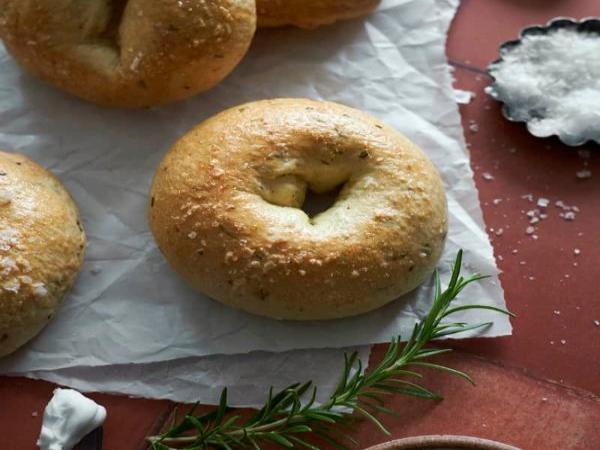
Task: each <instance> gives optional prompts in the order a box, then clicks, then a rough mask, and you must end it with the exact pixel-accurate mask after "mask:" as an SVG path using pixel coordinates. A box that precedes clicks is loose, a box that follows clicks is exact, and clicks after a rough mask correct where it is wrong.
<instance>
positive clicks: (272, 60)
mask: <svg viewBox="0 0 600 450" xmlns="http://www.w3.org/2000/svg"><path fill="white" fill-rule="evenodd" d="M457 6H458V0H384V1H383V3H382V5H381V7H380V9H379V10H378V11H377V12H376V13H375V14H373V15H372V16H370V17H368V18H366V19H363V20H356V21H350V22H345V23H340V24H336V25H333V26H329V27H324V28H321V29H318V30H313V31H302V30H296V29H291V28H288V29H280V30H268V31H265V30H262V31H260V32H259V33H258V34H257V36H256V39H255V42H254V43H253V45H252V48H251V50H250V52H249V54H248V55H247V57H246V58H245V59H244V61H243V62H242V64H241V65H240V66H239V67H238V68H237V69H236V70H235V71H234V73H233V74H232V75H231V76H230V77H229V78H228V79H227V80H225V82H223V83H221V84H220V85H219V86H217V87H216V88H215V89H213V90H212V91H210V92H208V93H206V94H204V95H200V96H198V97H195V98H193V99H190V100H188V101H184V102H180V103H177V104H174V105H170V106H168V107H162V108H155V109H151V110H144V111H122V110H113V109H106V108H101V107H97V106H95V105H92V104H88V103H85V102H83V101H80V100H78V99H76V98H74V97H71V96H68V95H66V94H63V93H61V92H59V91H57V90H55V89H53V88H51V87H49V86H47V85H45V84H44V83H41V82H39V81H38V80H35V79H33V78H32V77H30V76H28V75H26V74H24V73H23V72H22V71H21V70H20V69H19V68H18V66H17V65H16V64H15V63H14V62H13V61H12V59H11V58H10V57H9V56H7V55H6V53H5V52H4V50H3V49H2V48H1V47H0V67H1V68H2V69H1V71H0V147H1V148H4V149H10V150H18V151H21V152H23V153H26V154H28V155H30V156H31V157H33V158H34V159H35V160H36V161H38V162H40V163H41V164H43V165H45V166H47V167H49V168H50V169H51V170H52V171H53V172H54V173H56V174H57V175H58V176H59V177H60V178H61V179H62V180H63V182H64V183H65V184H66V186H67V187H68V188H69V190H70V191H71V192H72V194H73V195H74V197H75V199H76V200H77V202H78V204H79V206H80V209H81V214H82V217H83V223H84V226H85V228H86V231H87V234H88V238H89V247H88V251H87V258H86V262H85V265H84V268H83V272H82V274H81V276H80V278H79V281H78V283H77V284H76V286H75V288H74V290H73V292H72V293H71V295H70V297H69V299H68V300H67V301H66V302H65V304H64V306H63V307H62V308H61V310H60V312H59V314H58V315H57V317H56V318H55V319H54V320H53V322H52V323H51V324H50V325H49V326H48V327H47V328H46V330H44V332H43V333H42V334H41V335H40V336H39V337H38V338H36V339H35V340H34V341H32V342H31V343H30V344H29V345H28V346H26V347H25V348H24V349H22V350H21V351H19V352H17V353H16V354H15V355H13V356H12V357H9V358H7V359H4V360H3V361H2V362H0V372H4V373H28V374H30V375H33V376H39V377H45V378H52V379H53V380H54V381H58V382H64V383H68V382H69V380H70V382H71V383H72V384H73V383H74V381H73V380H76V379H77V380H80V382H81V383H82V384H85V383H87V384H88V385H89V386H90V387H92V386H96V388H97V389H98V390H102V389H103V388H104V389H106V390H111V391H117V392H129V393H132V394H136V395H146V396H156V397H164V396H168V395H169V394H168V393H169V392H174V391H175V390H177V389H179V388H177V387H176V386H178V385H177V384H176V383H175V382H174V381H172V380H171V378H170V377H164V376H162V377H161V376H158V377H156V379H154V382H152V380H150V378H152V377H150V378H148V377H146V378H144V375H145V374H146V373H147V372H146V371H145V370H143V369H142V367H152V368H153V370H156V371H157V373H168V370H167V369H164V370H166V371H167V372H164V371H163V372H160V371H161V370H163V369H161V364H163V365H164V364H165V363H164V362H165V361H176V362H174V363H172V364H175V365H177V364H180V363H181V362H182V361H184V362H185V361H187V363H188V364H189V363H190V361H194V364H189V370H188V371H187V372H186V370H185V365H186V364H184V363H182V365H181V366H178V367H180V368H181V369H180V370H181V371H182V372H181V373H184V372H185V376H182V377H179V378H185V377H188V378H190V379H192V378H193V379H195V380H196V381H197V382H199V383H202V382H206V383H207V384H211V383H212V382H211V380H213V379H215V378H214V377H215V376H216V375H215V374H216V373H218V372H215V371H214V370H213V369H212V366H211V365H210V364H207V363H206V361H211V360H210V359H205V358H203V357H207V356H209V355H236V354H243V353H247V352H251V351H257V350H263V351H270V352H286V351H291V350H293V349H308V348H315V349H316V348H325V347H331V348H340V347H349V346H358V345H365V344H371V343H377V342H385V341H388V340H389V339H390V337H392V336H395V335H397V334H398V333H402V334H403V335H404V336H406V335H407V334H408V333H409V330H410V329H411V328H412V326H413V324H414V322H415V320H417V319H418V318H419V317H421V316H422V315H423V314H424V313H425V312H426V311H427V310H428V308H429V305H430V302H431V283H426V284H425V285H424V286H422V287H421V288H420V289H418V290H417V291H415V292H414V293H413V294H410V295H408V296H406V297H405V298H403V299H401V300H399V301H397V302H394V303H392V304H390V305H388V306H386V307H384V308H382V309H380V310H378V311H375V312H373V313H370V314H367V315H363V316H360V317H355V318H350V319H344V320H337V321H329V322H308V323H293V322H278V321H274V320H270V319H265V318H260V317H255V316H251V315H248V314H246V313H243V312H240V311H236V310H234V309H231V308H229V307H227V306H223V305H220V304H219V303H216V302H214V301H212V300H210V299H207V298H205V297H203V296H202V295H199V294H197V293H195V292H193V291H192V290H190V289H189V288H188V287H187V286H186V285H185V284H184V283H183V282H182V281H181V280H180V279H179V278H178V277H177V275H176V274H175V273H173V272H172V271H171V270H170V268H169V267H168V266H167V265H166V263H165V261H164V259H163V258H162V256H161V255H160V253H159V251H158V250H157V248H156V246H155V244H154V241H153V239H152V236H151V234H150V233H149V231H148V227H147V222H146V201H147V192H148V189H149V185H150V181H151V177H152V174H153V172H154V170H155V168H156V166H157V165H158V162H159V161H160V159H161V158H162V157H163V155H164V153H165V152H166V151H167V149H168V148H169V146H170V145H171V144H172V143H173V142H174V141H175V140H176V139H177V138H178V137H179V136H181V135H182V134H183V133H185V132H186V131H187V130H188V129H189V128H191V127H192V126H194V125H195V124H197V123H198V122H200V121H201V120H203V119H205V118H207V117H209V116H210V115H212V114H214V113H216V112H218V111H220V110H222V109H224V108H227V107H230V106H234V105H237V104H240V103H243V102H247V101H252V100H258V99H262V98H269V97H281V96H285V97H294V96H297V97H311V98H317V99H327V100H332V101H338V102H341V103H345V104H347V105H350V106H354V107H357V108H360V109H363V110H365V111H368V112H369V113H371V114H373V115H374V116H377V117H378V118H380V119H382V120H384V121H386V122H387V123H389V124H390V125H392V126H394V127H395V128H397V129H398V130H400V131H401V132H403V133H405V134H406V135H407V136H409V137H410V138H411V139H413V140H414V141H415V142H416V143H417V144H419V145H420V146H421V147H422V148H423V150H424V151H425V152H426V153H427V154H428V155H429V156H430V157H431V158H432V160H433V161H434V162H435V164H436V165H437V167H438V168H439V170H440V172H441V173H442V176H443V178H444V180H445V183H446V188H447V193H448V203H449V210H450V233H449V237H448V242H447V246H446V251H445V254H444V256H443V259H442V261H441V262H440V269H441V270H442V273H443V275H444V276H446V275H447V272H448V271H447V268H448V266H449V264H450V262H451V261H452V260H453V258H454V256H455V254H456V251H457V250H458V248H463V249H465V259H466V263H467V269H468V270H474V271H478V272H483V273H486V274H490V275H492V278H490V279H489V280H487V281H484V282H481V283H479V284H477V285H473V286H472V287H470V288H469V289H468V290H467V291H466V292H465V294H464V295H463V296H462V298H461V299H460V300H459V303H468V302H477V303H480V304H489V305H495V306H499V307H503V306H504V300H503V292H502V289H501V287H500V285H499V283H498V281H497V268H496V266H495V263H494V259H493V256H492V249H491V246H490V243H489V241H488V238H487V234H486V232H485V230H484V226H483V222H482V218H481V211H480V207H479V202H478V199H477V191H476V189H475V186H474V183H473V179H472V172H471V169H470V166H469V160H468V154H467V152H466V150H465V146H464V140H463V135H462V129H461V125H460V119H459V114H458V110H457V106H456V104H455V96H454V92H453V90H452V86H451V76H450V73H449V70H448V66H447V62H446V57H445V54H444V50H445V49H444V45H445V39H446V33H447V29H448V25H449V23H450V21H451V19H452V17H453V15H454V13H455V11H456V8H457ZM457 318H458V319H461V320H463V321H471V322H473V321H477V322H478V321H486V322H487V321H490V320H493V321H494V324H493V325H492V326H490V327H487V328H485V329H483V330H481V331H480V332H479V335H483V336H498V335H505V334H510V332H511V326H510V323H509V321H508V320H507V319H506V318H505V317H502V316H499V315H497V314H494V313H486V312H481V311H478V312H473V311H469V312H465V313H464V314H463V315H462V316H457ZM466 336H469V334H465V336H464V337H466ZM328 351H330V352H334V353H330V354H329V359H331V358H332V355H333V354H335V355H337V356H338V358H341V353H342V352H341V351H340V350H328ZM363 351H365V350H364V349H363ZM312 354H314V355H315V358H316V357H317V355H324V354H325V353H322V352H317V351H313V352H312ZM252 355H254V356H252V357H251V358H250V359H248V358H247V357H243V356H242V357H240V356H232V357H229V358H226V357H225V356H220V358H222V361H227V362H226V363H225V362H224V363H223V364H228V370H230V371H232V372H235V371H236V370H242V369H241V367H242V366H243V363H242V362H241V361H242V359H244V358H246V359H244V361H250V360H252V358H255V359H256V363H257V364H260V358H258V357H257V356H256V355H257V353H253V354H252ZM289 355H290V353H288V354H287V356H286V354H282V355H279V357H281V358H282V359H285V360H287V361H288V362H289V361H290V359H289ZM319 357H321V356H319ZM270 358H277V356H270ZM329 359H328V357H324V358H323V359H322V361H324V360H329ZM333 359H335V358H333ZM270 361H271V362H273V360H270ZM196 363H197V364H196ZM302 364H304V363H303V362H302V361H300V363H299V367H300V366H302ZM136 365H137V366H138V367H137V368H136V367H134V366H136ZM100 366H102V370H108V371H107V372H106V373H107V374H109V375H107V377H110V379H107V380H104V381H103V380H102V379H101V378H103V377H92V376H91V375H90V374H91V373H94V372H93V371H91V372H90V370H89V369H82V368H89V367H100ZM106 366H113V368H114V367H115V366H116V367H118V368H119V371H118V372H115V371H112V372H111V370H112V369H110V367H109V368H108V369H107V367H106ZM304 366H306V364H304ZM164 367H168V366H164ZM318 367H319V366H318V365H314V366H312V368H313V369H315V370H316V369H317V368H318ZM321 369H322V371H321V373H322V374H324V375H323V376H326V375H327V374H328V373H335V374H336V375H337V372H335V371H336V370H337V364H333V363H332V364H329V365H328V364H323V365H322V366H321ZM130 370H138V372H137V373H138V374H139V377H138V378H140V379H144V380H149V381H148V383H149V384H146V387H142V388H139V387H138V388H134V387H133V385H134V383H130V382H128V381H125V379H126V378H127V377H128V376H129V375H126V374H131V373H134V372H129V371H130ZM329 370H331V372H328V371H329ZM51 371H54V372H51ZM33 372H37V375H35V374H34V373H33ZM293 372H294V370H293V369H292V370H291V373H293ZM86 373H87V374H88V375H85V374H86ZM111 373H112V374H113V375H114V376H113V375H110V374H111ZM117 373H118V374H119V375H118V376H117V375H116V374H117ZM254 373H255V375H253V376H252V377H249V378H253V379H254V383H255V384H256V385H258V386H259V387H260V386H263V385H265V384H270V382H271V381H270V379H269V376H270V375H269V374H264V373H263V374H261V373H260V371H258V372H254ZM297 373H299V374H302V375H304V374H306V372H297ZM192 375H193V377H192ZM309 378H310V377H309ZM120 379H122V380H123V381H122V382H120V381H119V380H120ZM129 379H130V378H129ZM271 379H273V378H271ZM86 380H88V381H86ZM157 380H158V383H157V382H156V381H157ZM257 380H259V381H257ZM231 381H232V382H233V381H235V380H231ZM144 383H146V381H144ZM144 383H141V384H140V385H142V384H144ZM159 383H162V384H163V385H165V384H166V386H163V387H162V388H160V386H159V387H157V385H158V384H159ZM239 384H240V385H243V384H244V383H243V382H242V381H241V380H239ZM150 385H152V386H154V387H149V386H150ZM155 388H156V389H155ZM157 389H158V390H157ZM161 389H162V390H161ZM209 391H210V390H207V391H205V392H209ZM211 395H212V394H211ZM199 396H200V398H199V399H200V400H204V397H203V396H202V394H199ZM196 397H198V396H196ZM208 397H210V395H208V394H207V398H208ZM187 399H188V400H192V398H187ZM242 400H243V399H242ZM241 402H242V403H244V402H243V401H241Z"/></svg>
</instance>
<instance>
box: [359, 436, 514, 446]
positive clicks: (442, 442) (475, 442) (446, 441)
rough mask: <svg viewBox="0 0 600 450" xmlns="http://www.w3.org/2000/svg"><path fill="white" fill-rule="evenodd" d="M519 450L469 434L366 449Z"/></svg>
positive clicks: (421, 437)
mask: <svg viewBox="0 0 600 450" xmlns="http://www.w3.org/2000/svg"><path fill="white" fill-rule="evenodd" d="M417 449H420V450H520V449H518V448H517V447H512V446H510V445H506V444H501V443H500V442H494V441H489V440H487V439H480V438H476V437H470V436H447V435H434V436H416V437H410V438H406V439H398V440H395V441H389V442H384V443H383V444H379V445H375V446H373V447H369V448H368V449H366V450H417Z"/></svg>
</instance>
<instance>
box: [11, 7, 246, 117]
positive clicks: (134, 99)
mask: <svg viewBox="0 0 600 450" xmlns="http://www.w3.org/2000/svg"><path fill="white" fill-rule="evenodd" d="M255 28H256V6H255V2H254V0H211V1H205V0H161V1H152V0H112V1H109V0H100V1H79V2H75V1H71V0H0V38H1V39H2V40H3V41H4V43H5V45H6V47H7V49H8V51H9V52H10V53H11V54H12V55H13V56H14V57H15V59H16V60H17V61H19V62H20V63H21V64H22V65H23V67H25V68H26V69H27V70H28V71H29V72H31V73H33V74H34V75H36V76H38V77H40V78H42V79H44V80H46V81H48V82H50V83H51V84H53V85H54V86H56V87H58V88H60V89H63V90H65V91H67V92H70V93H71V94H75V95H77V96H79V97H81V98H84V99H86V100H90V101H92V102H96V103H99V104H102V105H107V106H118V107H146V106H152V105H158V104H163V103H167V102H171V101H174V100H178V99H182V98H185V97H189V96H192V95H195V94H197V93H199V92H202V91H205V90H207V89H209V88H211V87H213V86H214V85H215V84H217V83H218V82H219V81H221V80H222V79H223V78H225V77H226V76H227V75H228V74H229V73H230V72H231V71H232V70H233V68H234V67H235V66H236V65H237V64H238V62H239V61H240V60H241V58H242V57H243V56H244V54H245V53H246V51H247V49H248V47H249V45H250V42H251V40H252V37H253V35H254V31H255Z"/></svg>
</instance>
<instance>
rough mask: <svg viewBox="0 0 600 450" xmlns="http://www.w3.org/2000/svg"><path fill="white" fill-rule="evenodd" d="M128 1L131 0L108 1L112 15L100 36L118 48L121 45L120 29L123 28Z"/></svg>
mask: <svg viewBox="0 0 600 450" xmlns="http://www.w3.org/2000/svg"><path fill="white" fill-rule="evenodd" d="M127 3H129V0H110V1H109V2H108V7H109V8H110V10H109V14H110V17H109V19H108V22H107V23H106V28H104V32H103V33H102V34H101V36H100V38H101V39H102V40H104V41H107V42H108V43H109V45H111V46H113V47H115V48H117V49H119V48H120V47H121V39H120V36H119V30H120V28H121V22H122V21H123V15H124V14H125V8H126V7H127Z"/></svg>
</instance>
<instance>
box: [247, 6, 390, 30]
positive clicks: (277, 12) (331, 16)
mask: <svg viewBox="0 0 600 450" xmlns="http://www.w3.org/2000/svg"><path fill="white" fill-rule="evenodd" d="M380 2H381V0H257V1H256V10H257V13H258V26H259V27H281V26H285V25H293V26H296V27H300V28H316V27H318V26H321V25H328V24H331V23H334V22H337V21H338V20H347V19H354V18H356V17H361V16H365V15H367V14H370V13H371V12H373V10H374V9H375V8H377V6H378V5H379V3H380Z"/></svg>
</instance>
